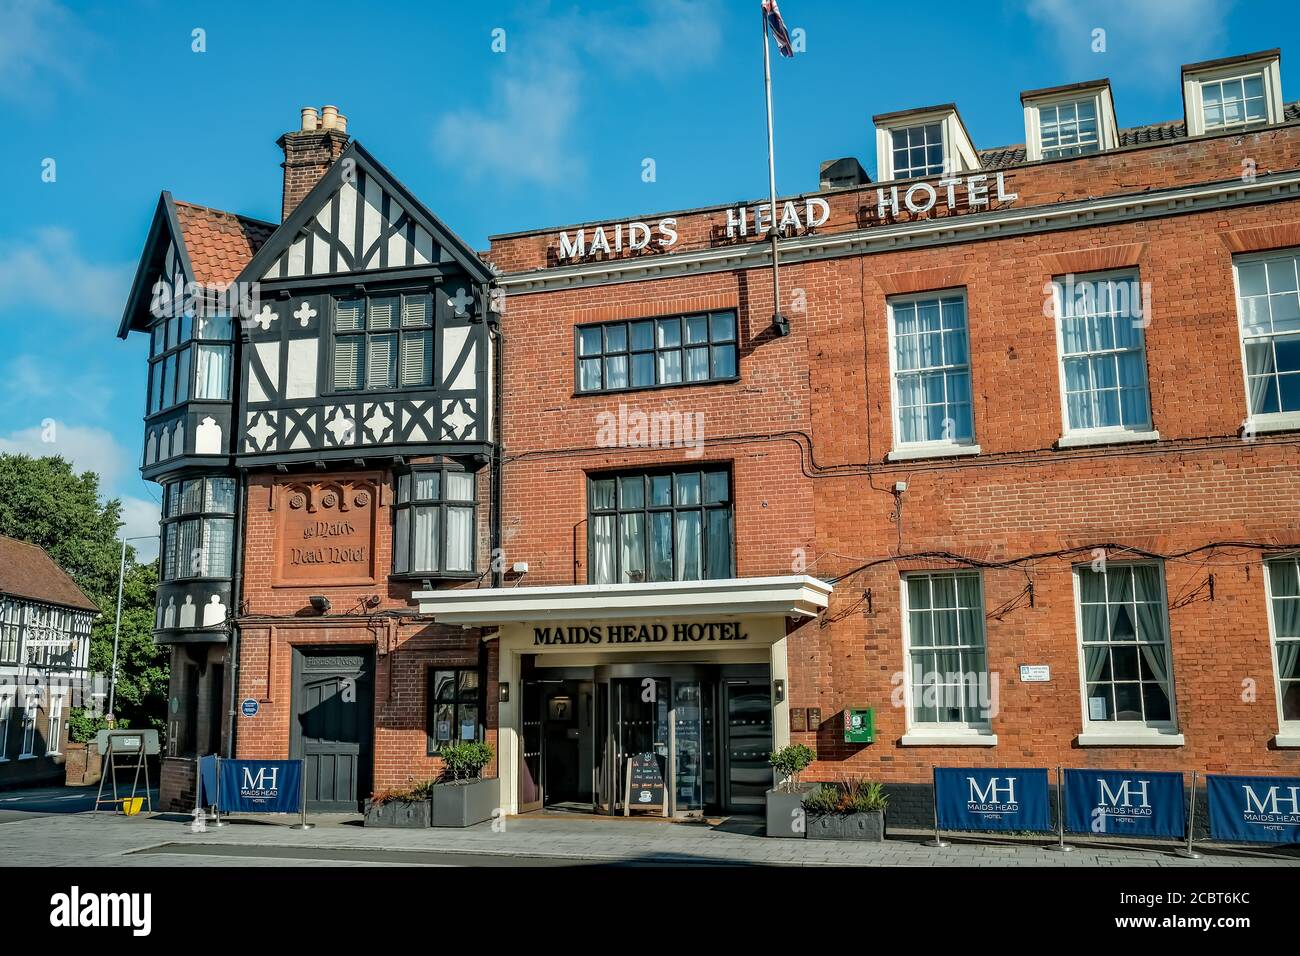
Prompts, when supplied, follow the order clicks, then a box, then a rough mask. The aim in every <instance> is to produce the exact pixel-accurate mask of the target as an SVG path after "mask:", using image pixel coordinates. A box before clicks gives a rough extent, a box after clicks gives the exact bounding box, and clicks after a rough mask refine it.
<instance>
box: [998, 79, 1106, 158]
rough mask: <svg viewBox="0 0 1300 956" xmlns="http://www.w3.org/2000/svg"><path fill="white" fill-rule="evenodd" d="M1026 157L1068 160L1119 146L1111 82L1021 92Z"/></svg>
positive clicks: (1102, 81) (1092, 82) (1095, 81)
mask: <svg viewBox="0 0 1300 956" xmlns="http://www.w3.org/2000/svg"><path fill="white" fill-rule="evenodd" d="M1020 102H1021V103H1022V104H1023V105H1024V108H1025V158H1026V159H1028V160H1029V161H1030V162H1033V161H1035V160H1040V159H1068V158H1069V157H1072V156H1084V155H1087V154H1089V153H1099V152H1102V151H1103V150H1107V149H1113V148H1115V147H1116V146H1117V145H1119V133H1118V130H1117V128H1116V123H1115V104H1114V101H1113V100H1112V99H1111V93H1110V83H1109V82H1108V81H1107V80H1093V81H1090V82H1087V83H1075V84H1071V85H1070V86H1058V87H1052V88H1051V89H1046V90H1030V91H1028V92H1026V93H1021V94H1020Z"/></svg>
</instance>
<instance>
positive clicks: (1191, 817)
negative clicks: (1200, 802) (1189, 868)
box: [1174, 770, 1201, 860]
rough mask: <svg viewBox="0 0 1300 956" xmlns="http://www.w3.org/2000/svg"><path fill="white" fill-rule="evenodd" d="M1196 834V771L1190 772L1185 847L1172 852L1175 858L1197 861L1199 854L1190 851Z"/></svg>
mask: <svg viewBox="0 0 1300 956" xmlns="http://www.w3.org/2000/svg"><path fill="white" fill-rule="evenodd" d="M1195 833H1196V771H1195V770H1193V771H1192V795H1191V804H1190V806H1189V807H1188V809H1187V846H1180V847H1179V848H1178V849H1177V850H1175V851H1174V855H1175V856H1181V857H1182V858H1183V859H1184V860H1199V859H1200V858H1201V854H1199V853H1197V852H1196V851H1195V850H1193V849H1192V841H1193V840H1194V839H1195Z"/></svg>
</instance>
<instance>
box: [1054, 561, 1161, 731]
mask: <svg viewBox="0 0 1300 956" xmlns="http://www.w3.org/2000/svg"><path fill="white" fill-rule="evenodd" d="M1074 574H1075V588H1076V592H1075V593H1076V595H1077V600H1078V612H1079V628H1080V643H1081V645H1082V655H1083V682H1084V695H1083V717H1084V726H1085V727H1090V728H1091V729H1094V730H1098V729H1101V730H1105V729H1108V728H1109V729H1116V730H1119V729H1127V728H1131V727H1145V728H1151V729H1153V730H1165V729H1171V728H1173V726H1174V690H1173V670H1172V666H1171V661H1170V654H1169V625H1168V621H1167V620H1166V616H1165V597H1164V581H1163V580H1162V576H1161V568H1160V565H1158V564H1147V563H1140V564H1116V563H1110V564H1106V565H1103V566H1102V568H1101V569H1099V570H1094V569H1093V567H1092V566H1091V565H1083V566H1080V567H1077V568H1075V571H1074Z"/></svg>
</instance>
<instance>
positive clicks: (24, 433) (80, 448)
mask: <svg viewBox="0 0 1300 956" xmlns="http://www.w3.org/2000/svg"><path fill="white" fill-rule="evenodd" d="M0 452H4V453H9V454H14V455H30V456H32V457H33V458H43V457H46V456H50V455H58V456H59V457H61V458H65V459H67V460H68V461H69V462H71V463H72V467H73V468H74V469H75V470H76V471H77V472H83V471H93V472H95V473H96V474H97V475H99V486H100V488H101V489H108V488H111V487H114V486H115V485H116V484H117V482H118V480H119V479H120V478H121V477H122V476H123V474H125V472H126V469H127V467H128V458H127V453H126V450H125V449H124V448H123V447H122V446H121V445H120V444H118V442H117V439H115V438H114V437H113V436H112V435H111V434H109V432H108V431H107V430H105V429H103V428H94V427H86V426H81V425H65V424H64V423H62V422H59V421H56V420H54V419H52V418H51V419H46V420H45V421H44V422H42V423H41V424H40V425H36V426H34V427H32V428H23V429H20V430H18V431H14V432H10V433H9V434H8V435H0Z"/></svg>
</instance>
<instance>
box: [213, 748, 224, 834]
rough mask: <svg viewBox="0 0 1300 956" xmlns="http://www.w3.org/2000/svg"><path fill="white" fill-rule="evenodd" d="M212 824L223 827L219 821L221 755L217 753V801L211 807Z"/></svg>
mask: <svg viewBox="0 0 1300 956" xmlns="http://www.w3.org/2000/svg"><path fill="white" fill-rule="evenodd" d="M212 826H214V827H224V826H225V824H224V823H222V822H221V756H220V754H218V755H217V803H216V805H215V806H214V807H213V808H212Z"/></svg>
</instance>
